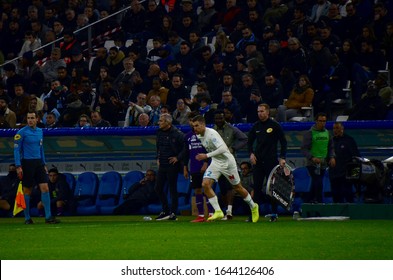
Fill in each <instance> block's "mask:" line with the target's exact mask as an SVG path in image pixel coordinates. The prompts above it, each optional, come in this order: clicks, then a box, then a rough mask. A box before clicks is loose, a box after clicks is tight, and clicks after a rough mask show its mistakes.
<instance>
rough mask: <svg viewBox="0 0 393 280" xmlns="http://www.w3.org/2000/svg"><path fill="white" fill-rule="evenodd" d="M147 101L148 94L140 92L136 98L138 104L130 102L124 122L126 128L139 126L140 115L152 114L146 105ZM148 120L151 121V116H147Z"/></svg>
mask: <svg viewBox="0 0 393 280" xmlns="http://www.w3.org/2000/svg"><path fill="white" fill-rule="evenodd" d="M146 99H147V97H146V94H145V93H143V92H140V93H138V96H137V98H136V100H137V101H136V103H134V102H130V104H129V106H128V109H127V112H126V116H125V120H124V127H127V126H136V125H138V120H139V115H140V114H143V113H145V114H149V113H150V111H151V107H150V105H147V104H146ZM147 118H148V119H149V115H147Z"/></svg>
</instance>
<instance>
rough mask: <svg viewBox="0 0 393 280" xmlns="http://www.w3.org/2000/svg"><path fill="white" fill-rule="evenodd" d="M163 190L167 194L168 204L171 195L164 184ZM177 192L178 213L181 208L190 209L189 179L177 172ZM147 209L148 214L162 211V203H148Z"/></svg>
mask: <svg viewBox="0 0 393 280" xmlns="http://www.w3.org/2000/svg"><path fill="white" fill-rule="evenodd" d="M164 189H165V192H166V193H167V195H168V202H169V205H170V204H171V195H170V193H169V190H168V187H167V186H165V188H164ZM177 192H178V194H179V199H178V201H179V207H178V213H176V214H179V213H180V211H182V210H191V201H190V196H191V191H190V189H189V180H188V179H185V178H184V176H183V174H182V173H179V176H178V178H177ZM147 211H148V213H150V214H158V213H160V212H161V211H162V205H161V203H153V204H149V205H148V206H147Z"/></svg>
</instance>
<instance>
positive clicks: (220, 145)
mask: <svg viewBox="0 0 393 280" xmlns="http://www.w3.org/2000/svg"><path fill="white" fill-rule="evenodd" d="M197 137H198V139H199V140H200V141H201V143H202V145H203V147H205V149H206V151H207V152H208V154H207V156H208V157H209V158H212V163H216V164H218V165H227V164H228V161H229V162H230V161H233V162H234V163H235V164H236V161H235V158H234V157H233V155H232V154H231V152H230V151H229V149H228V147H227V145H226V144H225V142H224V140H223V139H222V138H221V136H220V134H218V132H217V131H215V130H214V129H212V128H208V127H206V130H205V134H204V135H203V136H202V135H197ZM218 149H223V150H224V152H221V153H218V154H216V153H215V151H217V150H218Z"/></svg>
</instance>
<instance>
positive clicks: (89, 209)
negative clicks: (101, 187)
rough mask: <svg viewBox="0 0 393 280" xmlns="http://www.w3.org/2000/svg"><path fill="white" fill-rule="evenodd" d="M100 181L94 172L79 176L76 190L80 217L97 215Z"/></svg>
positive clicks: (75, 197) (77, 211)
mask: <svg viewBox="0 0 393 280" xmlns="http://www.w3.org/2000/svg"><path fill="white" fill-rule="evenodd" d="M98 183H99V179H98V176H97V174H95V173H94V172H90V171H88V172H83V173H81V174H80V175H79V176H78V179H77V181H76V186H75V190H74V199H75V202H76V209H75V210H76V213H77V214H78V215H94V214H97V208H96V205H95V203H96V197H97V190H98Z"/></svg>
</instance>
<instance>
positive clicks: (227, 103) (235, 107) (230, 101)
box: [217, 90, 242, 123]
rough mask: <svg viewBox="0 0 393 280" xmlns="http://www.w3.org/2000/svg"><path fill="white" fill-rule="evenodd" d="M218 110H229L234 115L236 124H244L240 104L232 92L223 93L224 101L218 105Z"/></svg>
mask: <svg viewBox="0 0 393 280" xmlns="http://www.w3.org/2000/svg"><path fill="white" fill-rule="evenodd" d="M217 109H221V110H224V109H228V110H230V111H231V112H232V113H233V117H234V123H241V122H242V115H241V111H240V106H239V102H237V99H236V98H235V97H233V94H232V92H231V91H229V90H226V91H223V92H222V100H221V103H220V104H218V106H217Z"/></svg>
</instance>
